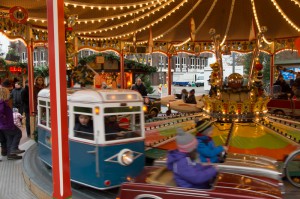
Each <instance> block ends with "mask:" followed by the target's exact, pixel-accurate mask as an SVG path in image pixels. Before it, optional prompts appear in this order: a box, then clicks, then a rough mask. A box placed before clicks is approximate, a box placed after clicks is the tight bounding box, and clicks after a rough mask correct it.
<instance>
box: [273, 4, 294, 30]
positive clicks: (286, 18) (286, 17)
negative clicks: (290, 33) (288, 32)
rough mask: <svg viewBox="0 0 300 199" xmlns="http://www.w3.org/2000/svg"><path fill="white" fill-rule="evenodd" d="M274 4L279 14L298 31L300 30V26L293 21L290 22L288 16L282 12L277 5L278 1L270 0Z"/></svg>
mask: <svg viewBox="0 0 300 199" xmlns="http://www.w3.org/2000/svg"><path fill="white" fill-rule="evenodd" d="M271 1H272V2H273V4H274V6H275V7H276V9H277V11H278V12H279V13H280V14H281V16H282V17H283V18H284V19H285V20H286V21H287V22H288V23H289V24H290V25H291V26H292V27H293V28H294V29H295V30H297V31H298V32H300V28H299V27H298V26H297V25H296V24H295V23H294V22H292V20H290V18H289V17H288V16H287V15H286V14H285V13H284V12H283V10H282V9H281V8H280V6H279V5H278V3H277V2H276V1H275V0H271Z"/></svg>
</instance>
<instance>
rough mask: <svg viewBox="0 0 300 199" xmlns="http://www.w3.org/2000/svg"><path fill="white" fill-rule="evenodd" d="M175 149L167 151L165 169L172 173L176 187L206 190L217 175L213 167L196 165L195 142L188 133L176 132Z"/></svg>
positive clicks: (180, 130) (179, 130) (193, 137)
mask: <svg viewBox="0 0 300 199" xmlns="http://www.w3.org/2000/svg"><path fill="white" fill-rule="evenodd" d="M177 133H178V134H177V136H176V144H177V149H176V150H173V151H169V153H168V160H167V167H168V169H169V170H171V171H173V172H174V180H175V182H176V184H177V186H180V187H187V188H199V189H208V188H210V186H209V184H210V182H211V180H212V179H214V177H215V176H216V175H217V170H216V168H215V167H214V166H203V165H201V164H200V163H196V162H195V159H196V158H197V155H198V154H197V151H196V148H197V144H198V142H197V140H196V138H195V136H193V135H191V134H190V133H185V132H184V131H183V130H182V129H180V128H179V129H178V130H177Z"/></svg>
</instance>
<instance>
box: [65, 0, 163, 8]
mask: <svg viewBox="0 0 300 199" xmlns="http://www.w3.org/2000/svg"><path fill="white" fill-rule="evenodd" d="M163 1H167V0H151V1H149V0H148V1H140V2H138V3H126V4H94V3H82V2H76V1H71V0H65V1H64V2H65V6H69V5H71V6H73V7H74V8H76V7H82V8H83V9H85V8H90V9H94V8H98V9H99V10H101V9H106V10H110V9H112V10H116V9H120V10H123V9H124V8H127V9H132V8H137V7H143V6H145V5H146V6H147V5H149V4H160V3H161V2H163Z"/></svg>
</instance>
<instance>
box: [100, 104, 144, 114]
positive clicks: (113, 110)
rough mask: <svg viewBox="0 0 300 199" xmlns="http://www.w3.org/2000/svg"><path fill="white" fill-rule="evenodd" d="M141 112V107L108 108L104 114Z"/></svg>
mask: <svg viewBox="0 0 300 199" xmlns="http://www.w3.org/2000/svg"><path fill="white" fill-rule="evenodd" d="M140 110H141V107H140V106H124V107H107V108H105V109H104V113H121V112H139V111H140Z"/></svg>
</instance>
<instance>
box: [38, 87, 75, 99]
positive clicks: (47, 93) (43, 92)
mask: <svg viewBox="0 0 300 199" xmlns="http://www.w3.org/2000/svg"><path fill="white" fill-rule="evenodd" d="M76 91H78V89H67V100H69V97H70V95H71V94H72V93H74V92H76ZM38 97H42V98H49V99H50V89H49V88H44V89H42V90H41V91H40V92H39V93H38Z"/></svg>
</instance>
